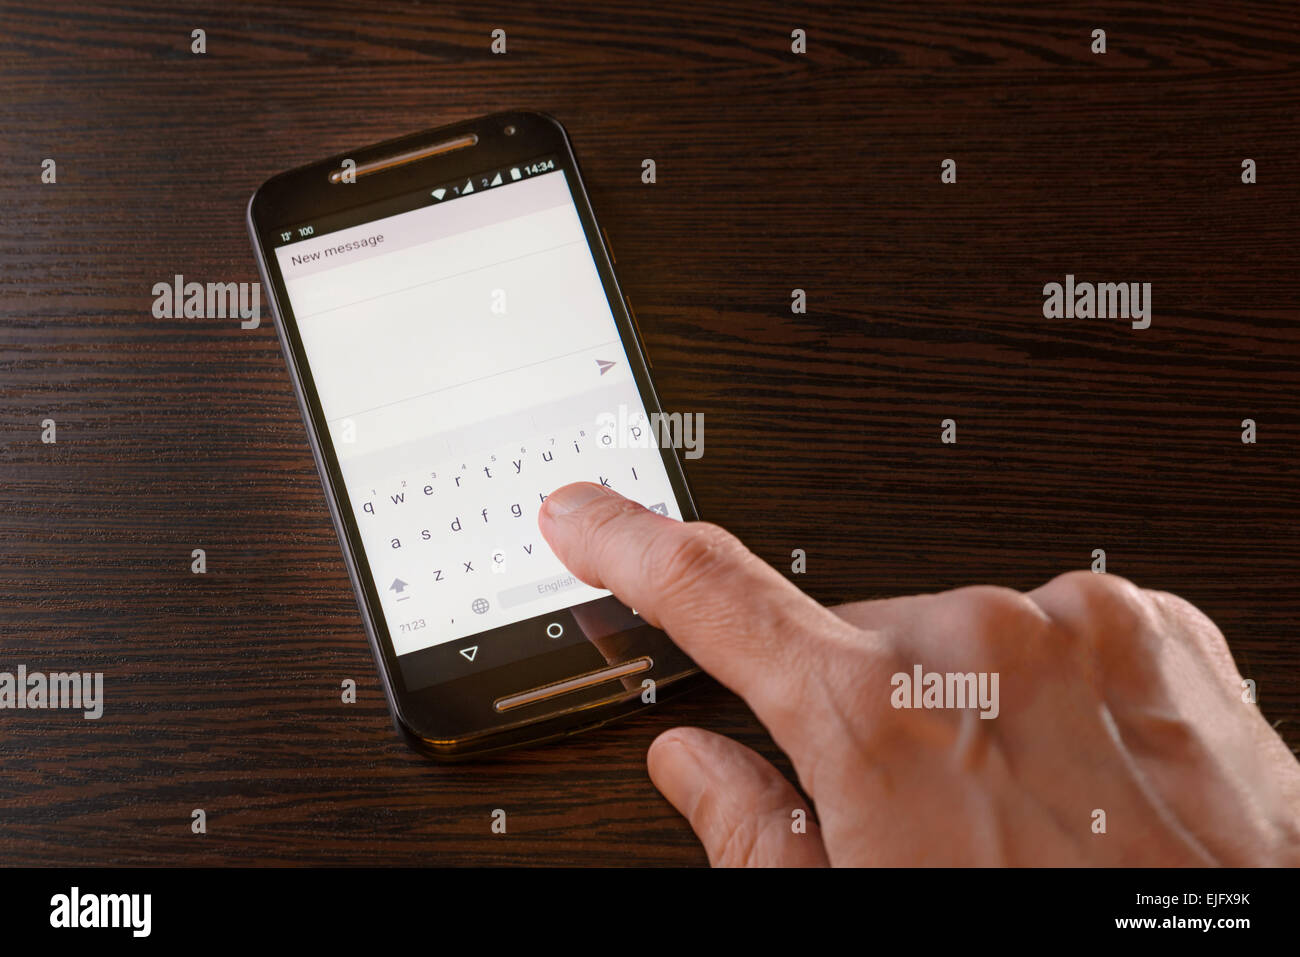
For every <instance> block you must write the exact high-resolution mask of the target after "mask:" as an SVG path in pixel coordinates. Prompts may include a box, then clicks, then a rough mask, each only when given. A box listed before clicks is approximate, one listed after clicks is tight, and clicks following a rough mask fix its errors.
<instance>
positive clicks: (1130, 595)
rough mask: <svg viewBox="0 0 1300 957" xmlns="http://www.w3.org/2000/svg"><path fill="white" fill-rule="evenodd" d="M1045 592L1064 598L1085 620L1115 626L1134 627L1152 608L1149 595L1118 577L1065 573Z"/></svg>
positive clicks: (1086, 573)
mask: <svg viewBox="0 0 1300 957" xmlns="http://www.w3.org/2000/svg"><path fill="white" fill-rule="evenodd" d="M1044 592H1045V593H1046V594H1048V595H1051V596H1053V597H1063V598H1065V599H1066V600H1067V602H1068V604H1069V605H1070V606H1071V607H1078V608H1079V609H1080V610H1081V611H1082V612H1083V613H1084V614H1085V615H1087V616H1088V617H1090V618H1092V619H1094V620H1099V621H1102V622H1106V623H1108V624H1111V625H1114V626H1125V627H1134V626H1136V625H1138V624H1139V623H1140V621H1141V620H1142V619H1143V618H1144V617H1146V615H1147V614H1148V612H1149V611H1150V610H1151V608H1152V602H1151V599H1150V596H1149V595H1148V594H1147V593H1146V592H1144V591H1143V590H1142V589H1141V588H1139V587H1138V586H1137V585H1135V584H1133V583H1132V582H1131V581H1129V580H1128V579H1127V578H1123V577H1121V576H1119V575H1111V574H1102V575H1099V574H1096V573H1095V572H1090V571H1084V570H1076V571H1071V572H1066V573H1065V574H1063V575H1058V576H1057V577H1056V578H1054V579H1052V580H1051V581H1050V582H1048V583H1047V585H1045V586H1044Z"/></svg>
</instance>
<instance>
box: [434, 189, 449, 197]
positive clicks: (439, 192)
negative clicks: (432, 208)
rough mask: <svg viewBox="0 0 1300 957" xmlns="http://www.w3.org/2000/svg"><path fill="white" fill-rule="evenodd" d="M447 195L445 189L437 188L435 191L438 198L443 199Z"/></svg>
mask: <svg viewBox="0 0 1300 957" xmlns="http://www.w3.org/2000/svg"><path fill="white" fill-rule="evenodd" d="M446 195H447V191H446V190H445V189H435V190H434V191H433V198H434V199H436V200H441V199H442V198H443V197H444V196H446Z"/></svg>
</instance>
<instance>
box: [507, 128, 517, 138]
mask: <svg viewBox="0 0 1300 957" xmlns="http://www.w3.org/2000/svg"><path fill="white" fill-rule="evenodd" d="M514 135H515V128H514V127H513V126H507V127H506V136H514Z"/></svg>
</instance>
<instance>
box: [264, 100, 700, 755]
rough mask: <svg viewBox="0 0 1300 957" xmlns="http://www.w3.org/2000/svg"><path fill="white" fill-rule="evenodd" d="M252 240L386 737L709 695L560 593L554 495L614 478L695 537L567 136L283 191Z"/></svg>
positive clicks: (533, 732)
mask: <svg viewBox="0 0 1300 957" xmlns="http://www.w3.org/2000/svg"><path fill="white" fill-rule="evenodd" d="M248 230H249V235H250V237H251V240H252V244H253V248H254V250H255V252H256V255H257V260H258V267H259V270H260V272H261V276H262V281H263V285H264V288H265V289H266V291H267V294H266V299H267V301H268V302H269V304H270V305H271V308H272V311H273V314H274V319H275V325H276V330H277V333H278V335H279V338H280V344H281V348H282V351H283V354H284V359H285V363H286V365H287V367H288V370H289V374H290V376H291V378H292V380H293V385H294V389H295V391H296V393H297V396H298V402H299V405H300V408H301V411H302V415H303V420H304V422H305V424H306V427H307V435H308V438H309V440H310V444H311V448H312V452H313V454H314V457H315V460H316V465H317V468H318V470H319V472H320V477H321V482H322V485H323V486H324V490H325V495H326V499H327V501H328V503H329V507H330V512H331V514H332V516H333V520H334V525H335V528H336V530H337V532H338V537H339V543H340V546H341V549H342V552H343V557H344V560H345V562H346V565H347V569H348V574H349V576H350V578H351V580H352V585H353V588H354V589H355V591H356V596H357V604H358V608H359V610H360V612H361V618H362V622H363V624H364V627H365V631H366V634H367V637H368V639H369V642H370V646H371V650H372V651H373V653H374V656H375V660H376V662H377V664H378V666H379V671H380V675H381V677H382V680H383V686H384V693H385V696H386V698H387V701H388V705H389V709H390V711H391V712H392V715H393V719H394V723H395V725H396V726H397V729H398V731H399V733H400V734H401V735H402V736H403V737H404V738H405V739H406V740H407V742H408V743H409V744H411V745H412V746H413V747H415V748H416V749H417V750H419V751H421V752H423V753H425V754H428V755H430V756H433V757H435V758H440V759H447V760H456V759H462V758H467V757H473V756H476V755H481V754H483V753H486V752H490V751H495V750H498V749H501V748H506V747H515V746H519V745H525V744H533V743H539V742H541V741H546V740H551V739H555V738H558V737H561V736H564V735H568V734H573V733H576V732H579V731H583V730H587V729H590V728H594V727H597V726H599V725H602V724H605V723H608V722H609V721H611V720H614V719H616V718H620V717H624V716H627V715H629V714H632V713H634V712H637V711H640V710H642V709H644V708H648V707H650V706H652V705H653V704H654V703H655V702H657V701H658V700H660V699H663V698H665V697H668V696H670V695H673V694H675V693H677V692H679V691H682V690H685V689H686V688H688V687H690V686H692V685H693V684H695V683H697V681H698V679H699V677H700V676H699V671H698V669H697V667H696V666H695V664H694V663H693V662H692V661H691V660H690V658H689V657H688V656H686V655H685V654H684V653H683V652H682V651H681V650H680V649H678V648H677V647H676V646H675V645H674V644H673V643H672V641H671V640H670V639H669V638H668V636H667V635H666V634H664V633H663V632H662V631H659V630H658V629H656V628H654V627H652V626H650V625H649V624H647V623H646V622H645V621H644V620H642V619H641V618H640V617H639V616H638V615H637V614H636V613H635V611H634V610H633V609H629V608H627V607H626V606H624V605H623V604H622V603H620V602H619V601H618V599H616V598H614V597H613V596H612V595H610V594H609V593H608V592H605V591H600V590H597V589H595V588H592V587H590V586H588V585H586V584H585V583H583V582H581V581H579V580H578V579H576V578H574V577H573V576H572V575H570V574H569V573H568V572H567V570H566V569H565V568H564V566H563V565H562V564H561V563H560V562H559V560H558V559H557V558H556V557H555V555H554V554H553V553H552V552H551V550H550V548H549V547H548V545H547V544H546V541H545V540H544V539H543V538H542V536H541V534H540V532H539V531H538V527H537V514H538V509H539V508H540V506H541V503H542V502H543V501H544V500H545V497H546V496H547V495H548V494H549V493H550V492H551V491H553V490H554V489H555V488H557V487H559V486H560V485H564V484H567V483H569V482H573V481H591V482H597V481H600V482H603V483H605V484H606V485H609V486H610V487H612V488H614V489H616V490H617V491H619V492H621V493H623V494H625V495H627V496H628V497H630V498H633V499H636V500H638V501H640V502H642V503H643V504H645V505H646V506H647V507H652V508H654V509H655V510H656V511H659V512H660V513H662V514H665V515H668V516H669V517H672V518H677V519H680V520H682V521H690V520H693V519H696V518H698V515H697V513H696V509H695V505H694V502H693V499H692V497H691V493H690V489H689V486H688V484H687V480H686V475H685V470H684V469H683V467H682V463H681V460H680V458H679V450H678V449H676V448H673V447H670V444H669V445H665V443H661V442H659V441H653V442H650V443H649V444H646V442H645V439H644V437H643V435H642V434H638V429H637V426H636V423H645V422H646V421H647V420H648V419H649V418H650V417H651V416H652V415H656V414H660V413H661V407H660V404H659V400H658V397H657V396H656V394H655V390H654V386H653V384H652V383H651V379H650V369H649V362H648V361H647V358H646V354H645V350H644V347H643V345H642V342H641V339H640V336H639V333H638V330H637V328H636V323H635V318H634V316H633V314H632V312H631V308H630V306H629V305H628V303H627V301H626V299H625V298H624V296H623V294H622V292H621V291H620V289H619V285H618V282H617V280H616V278H615V275H614V268H613V257H612V255H611V253H610V251H609V250H608V248H607V246H606V244H605V242H604V239H603V231H602V230H601V229H600V227H599V225H598V224H597V222H596V217H595V214H594V213H593V211H592V208H591V203H590V200H589V199H588V197H587V193H586V190H585V189H584V187H583V184H582V180H581V177H580V175H579V172H578V164H577V160H576V159H575V157H574V153H573V149H572V147H571V145H570V142H569V138H568V135H567V133H566V132H565V130H564V128H563V127H562V126H561V125H560V124H559V122H558V121H556V120H555V119H553V118H551V117H549V116H547V115H545V114H541V113H536V112H528V111H522V112H509V113H500V114H495V115H492V116H487V117H481V118H478V119H475V120H470V121H467V122H462V123H456V124H453V125H450V126H446V127H443V128H440V129H436V130H432V131H428V132H424V133H419V134H416V135H413V136H407V137H403V138H400V139H396V140H391V141H388V142H384V143H380V144H376V145H373V146H368V147H365V148H361V149H356V150H353V151H351V152H349V153H347V154H345V155H339V156H333V157H329V158H327V159H324V160H322V161H320V162H317V163H313V164H311V165H308V166H303V167H300V168H298V169H295V170H291V171H289V172H285V173H281V174H279V175H277V176H274V177H272V178H271V179H269V180H268V181H267V182H265V183H264V184H263V185H262V186H261V187H259V188H258V190H257V191H256V192H255V193H254V195H253V197H252V198H251V200H250V201H249V204H248Z"/></svg>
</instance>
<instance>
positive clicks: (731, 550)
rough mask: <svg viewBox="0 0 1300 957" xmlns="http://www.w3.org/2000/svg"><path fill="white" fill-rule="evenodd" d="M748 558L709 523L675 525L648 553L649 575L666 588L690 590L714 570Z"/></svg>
mask: <svg viewBox="0 0 1300 957" xmlns="http://www.w3.org/2000/svg"><path fill="white" fill-rule="evenodd" d="M742 554H745V549H744V547H743V546H742V545H741V544H740V542H739V540H738V539H737V538H736V537H735V536H734V535H732V534H731V533H730V532H728V531H727V530H726V529H724V528H721V527H719V526H717V525H713V524H711V523H709V522H691V523H690V524H689V525H675V526H673V527H672V528H671V529H670V530H669V531H668V532H667V533H665V534H663V535H661V536H660V537H659V538H658V539H657V540H656V541H655V542H654V543H653V544H652V545H651V546H650V548H648V549H647V550H646V552H645V562H646V564H647V566H648V567H647V572H648V573H649V575H650V576H651V577H653V578H654V579H656V580H658V581H660V582H662V583H663V584H664V585H665V586H667V587H669V588H674V589H681V588H686V587H689V586H690V585H692V584H693V583H694V582H696V581H699V580H700V579H701V578H702V577H704V576H705V575H707V574H708V573H709V572H710V571H711V570H713V569H716V568H717V567H719V566H720V565H723V564H725V563H727V562H731V561H737V560H740V558H741V556H742Z"/></svg>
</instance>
